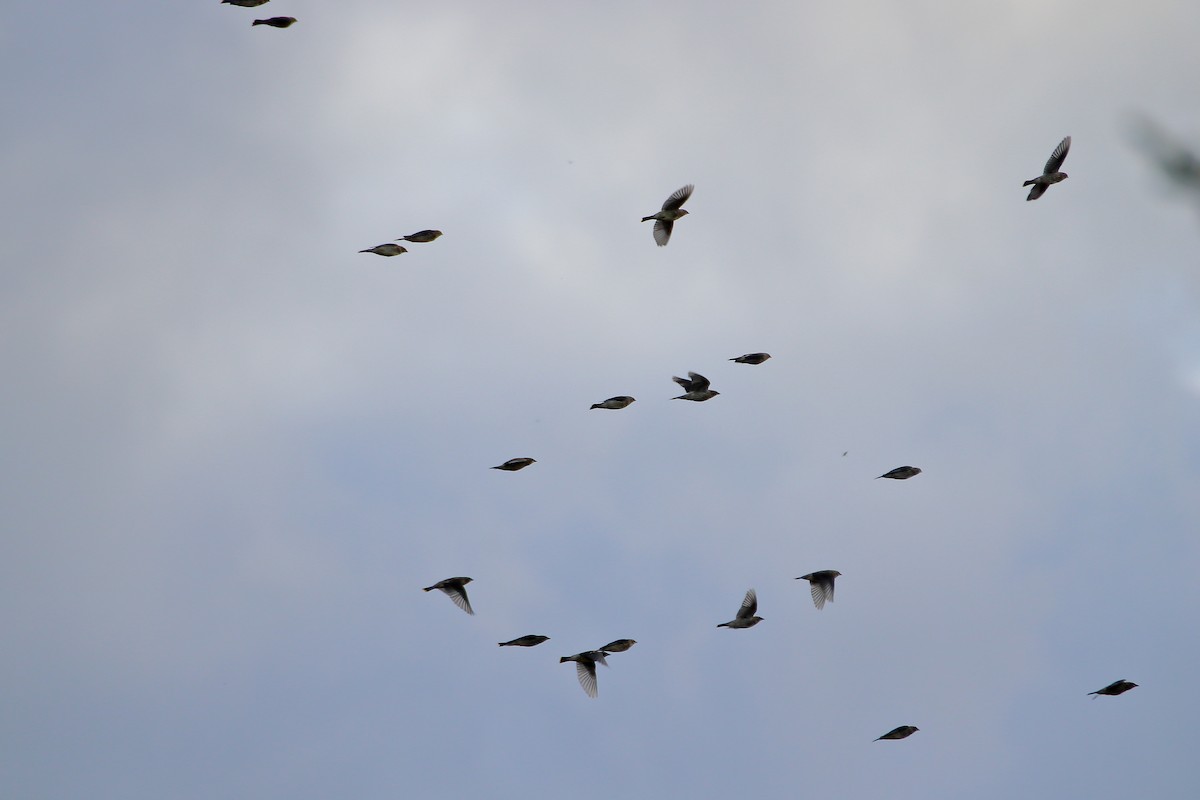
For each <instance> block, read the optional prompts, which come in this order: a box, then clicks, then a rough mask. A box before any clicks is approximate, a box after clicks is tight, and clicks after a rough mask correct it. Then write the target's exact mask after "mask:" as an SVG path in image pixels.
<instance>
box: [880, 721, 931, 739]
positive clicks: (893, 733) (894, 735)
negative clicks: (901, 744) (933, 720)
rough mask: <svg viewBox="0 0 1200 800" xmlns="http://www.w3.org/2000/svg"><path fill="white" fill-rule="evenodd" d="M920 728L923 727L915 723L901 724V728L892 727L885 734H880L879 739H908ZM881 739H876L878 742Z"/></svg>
mask: <svg viewBox="0 0 1200 800" xmlns="http://www.w3.org/2000/svg"><path fill="white" fill-rule="evenodd" d="M919 730H921V729H920V728H918V727H916V726H914V725H901V726H900V727H899V728H892V729H891V730H890V731H888V732H887V733H885V734H884V735H883V736H880V737H879V739H907V738H908V737H909V736H912V735H913V734H914V733H916V732H917V731H919ZM879 739H876V740H875V741H877V742H878V741H879Z"/></svg>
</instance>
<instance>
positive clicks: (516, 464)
mask: <svg viewBox="0 0 1200 800" xmlns="http://www.w3.org/2000/svg"><path fill="white" fill-rule="evenodd" d="M536 463H537V460H536V459H533V458H510V459H509V460H508V461H505V462H504V463H503V464H498V465H497V466H494V467H490V469H502V470H504V471H505V472H516V471H517V470H519V469H525V468H526V467H528V466H529V465H530V464H536Z"/></svg>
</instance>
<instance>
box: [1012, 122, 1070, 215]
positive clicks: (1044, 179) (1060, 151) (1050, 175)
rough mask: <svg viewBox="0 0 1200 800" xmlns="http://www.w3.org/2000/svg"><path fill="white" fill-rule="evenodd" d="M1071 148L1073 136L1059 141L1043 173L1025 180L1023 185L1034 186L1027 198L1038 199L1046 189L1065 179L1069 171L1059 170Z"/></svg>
mask: <svg viewBox="0 0 1200 800" xmlns="http://www.w3.org/2000/svg"><path fill="white" fill-rule="evenodd" d="M1070 149H1071V137H1070V136H1068V137H1066V138H1065V139H1063V140H1062V141H1061V142H1059V143H1058V147H1056V148H1054V152H1053V153H1051V154H1050V160H1049V161H1047V162H1046V166H1045V167H1043V168H1042V174H1041V175H1039V176H1037V177H1036V178H1034V179H1033V180H1028V181H1025V182H1024V183H1023V184H1021V185H1022V186H1032V187H1033V188H1032V189H1030V190H1029V196H1028V197H1026V198H1025V199H1026V200H1037V199H1038V198H1039V197H1041V196H1042V195H1044V194H1045V193H1046V190H1047V189H1049V188H1050V186H1051V185H1053V184H1055V183H1059V182H1060V181H1065V180H1066V179H1067V173H1065V172H1059V169H1061V167H1062V165H1063V162H1064V161H1066V160H1067V152H1068V151H1069V150H1070Z"/></svg>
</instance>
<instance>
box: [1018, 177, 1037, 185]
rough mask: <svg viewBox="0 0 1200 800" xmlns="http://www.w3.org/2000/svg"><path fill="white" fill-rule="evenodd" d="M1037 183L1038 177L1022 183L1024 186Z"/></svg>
mask: <svg viewBox="0 0 1200 800" xmlns="http://www.w3.org/2000/svg"><path fill="white" fill-rule="evenodd" d="M1035 183H1037V179H1036V178H1034V179H1033V180H1031V181H1025V182H1024V183H1022V184H1021V185H1022V186H1033V185H1034V184H1035Z"/></svg>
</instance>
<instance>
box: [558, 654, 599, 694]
mask: <svg viewBox="0 0 1200 800" xmlns="http://www.w3.org/2000/svg"><path fill="white" fill-rule="evenodd" d="M604 656H605V654H604V652H602V651H600V650H588V651H586V652H583V653H576V654H575V655H573V656H563V657H562V658H560V659H559V660H558V663H560V664H562V663H563V662H564V661H574V662H575V674H576V675H578V676H579V685H580V686H582V687H583V691H584V692H585V693H587V696H588V697H595V696H596V692H597V690H596V664H603V665H604V666H606V667H607V666H608V662H607V661H605V660H604Z"/></svg>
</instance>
